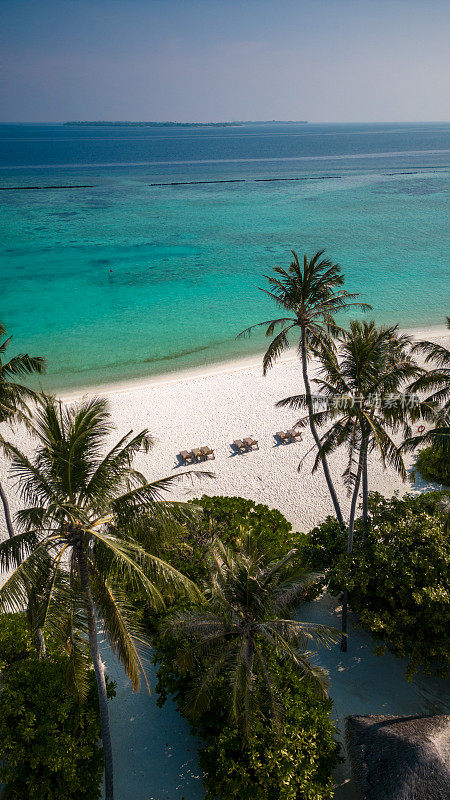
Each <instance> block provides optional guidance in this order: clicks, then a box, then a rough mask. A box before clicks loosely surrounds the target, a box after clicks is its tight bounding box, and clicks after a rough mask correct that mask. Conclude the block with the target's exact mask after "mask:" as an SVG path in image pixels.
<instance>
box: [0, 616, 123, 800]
mask: <svg viewBox="0 0 450 800" xmlns="http://www.w3.org/2000/svg"><path fill="white" fill-rule="evenodd" d="M67 662H68V658H67V655H64V654H62V653H61V652H58V650H57V649H55V648H53V647H52V645H51V644H50V646H49V648H48V657H47V658H46V659H45V660H39V659H38V656H37V653H36V649H35V646H34V642H33V640H32V637H31V635H30V631H29V628H28V624H27V620H26V617H25V615H24V614H23V613H18V614H3V615H2V616H1V617H0V677H1V682H2V691H1V693H0V759H1V767H0V781H1V782H2V783H3V784H4V788H3V791H2V798H4V800H16V798H25V797H26V798H30V800H99V798H100V796H101V784H102V775H103V757H102V748H101V746H100V745H99V737H100V717H99V710H98V698H97V691H96V683H95V676H94V673H93V670H90V671H89V674H88V690H87V694H86V697H85V698H84V699H83V701H82V702H80V699H79V698H78V697H76V696H75V694H74V693H73V691H72V689H71V686H70V685H69V684H68V680H67V677H68V663H67ZM107 691H108V696H109V697H113V696H114V686H113V684H111V683H109V682H108V681H107Z"/></svg>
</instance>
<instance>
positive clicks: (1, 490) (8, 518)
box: [0, 483, 14, 539]
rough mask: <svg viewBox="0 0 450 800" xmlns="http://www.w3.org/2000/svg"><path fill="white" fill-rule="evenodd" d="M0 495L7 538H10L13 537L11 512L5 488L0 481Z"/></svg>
mask: <svg viewBox="0 0 450 800" xmlns="http://www.w3.org/2000/svg"><path fill="white" fill-rule="evenodd" d="M0 497H1V498H2V503H3V510H4V512H5V520H6V527H7V528H8V534H9V538H10V539H12V538H13V537H14V528H13V524H12V519H11V512H10V510H9V503H8V498H7V497H6V494H5V490H4V488H3V486H2V484H1V483H0Z"/></svg>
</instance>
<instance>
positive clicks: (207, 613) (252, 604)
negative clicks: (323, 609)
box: [165, 537, 336, 735]
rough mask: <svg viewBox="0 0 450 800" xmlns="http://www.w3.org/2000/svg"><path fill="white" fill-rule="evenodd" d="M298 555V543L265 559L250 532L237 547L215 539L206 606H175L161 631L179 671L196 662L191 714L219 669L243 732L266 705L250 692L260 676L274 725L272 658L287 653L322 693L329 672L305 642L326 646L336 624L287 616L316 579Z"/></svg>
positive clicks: (198, 710) (204, 704) (206, 699)
mask: <svg viewBox="0 0 450 800" xmlns="http://www.w3.org/2000/svg"><path fill="white" fill-rule="evenodd" d="M295 562H298V554H297V551H296V550H295V549H294V550H290V551H289V552H288V553H286V555H285V556H284V557H282V558H280V559H279V560H275V561H270V560H269V559H268V558H267V555H266V554H265V553H264V552H263V551H262V550H261V549H260V548H259V547H258V545H257V543H256V544H255V543H254V542H252V540H251V538H250V537H249V538H248V539H247V542H246V543H245V544H244V546H243V548H242V549H241V551H239V552H238V553H233V552H232V551H231V550H229V549H227V548H226V547H225V546H224V545H223V544H222V543H221V542H220V541H219V540H216V541H215V542H214V543H213V545H212V547H211V552H210V560H209V577H208V580H207V588H206V590H205V594H206V596H207V597H208V599H209V603H208V605H207V606H206V607H205V606H202V607H199V608H193V609H190V610H188V611H184V612H178V613H176V614H175V615H174V616H173V617H172V618H169V620H168V622H167V623H166V631H165V632H166V635H169V636H174V637H175V639H176V640H178V641H179V643H180V647H179V656H178V667H179V668H180V669H181V670H183V669H186V668H187V669H189V668H192V667H193V666H194V665H195V664H196V665H197V667H198V668H199V669H200V671H201V676H200V679H199V680H198V681H197V682H195V683H194V686H193V688H192V691H191V692H190V694H189V697H188V700H187V703H186V710H187V711H188V712H189V713H190V714H191V715H192V716H193V717H196V716H197V717H198V716H200V715H201V714H202V713H203V712H204V711H205V710H206V709H207V708H208V707H209V703H210V691H211V687H212V685H213V683H214V680H215V678H216V677H217V676H218V675H219V674H220V675H223V676H224V677H225V680H226V682H227V685H228V687H229V703H230V716H231V718H232V719H234V720H235V721H238V722H239V723H240V724H242V727H243V730H244V733H245V735H248V733H249V730H250V727H251V722H252V719H253V718H254V714H255V712H256V711H259V712H261V711H263V709H262V707H261V698H260V697H259V695H258V693H257V692H256V691H255V689H256V682H257V681H258V680H259V681H262V684H263V686H264V687H265V690H266V699H267V701H268V702H267V708H268V711H269V714H271V715H272V716H273V718H274V720H275V722H276V724H277V727H279V723H280V710H281V709H280V706H279V699H278V698H277V697H276V693H275V692H274V690H273V686H272V676H271V670H272V666H271V664H273V663H274V662H273V658H275V660H280V659H281V660H285V659H287V660H289V662H290V663H291V664H292V665H293V666H294V668H295V669H296V670H297V671H298V673H299V674H300V675H302V676H307V677H309V678H310V679H311V680H313V681H314V682H315V684H316V686H317V688H318V690H319V691H320V692H321V693H323V692H324V691H325V686H326V673H325V672H324V671H323V670H322V669H321V668H319V667H315V666H313V665H312V664H311V662H310V661H309V658H308V656H309V655H310V654H308V653H307V652H305V645H306V644H307V643H308V642H310V641H311V640H314V639H315V640H317V641H318V642H320V643H323V644H325V645H329V644H330V643H331V642H335V641H336V631H335V630H334V629H332V628H328V627H326V626H324V625H314V624H311V623H305V622H299V621H297V620H295V619H293V618H292V616H291V614H290V609H292V607H293V606H294V605H295V603H296V601H298V598H299V597H300V595H301V594H302V593H303V592H304V590H305V587H306V586H307V585H308V582H311V580H313V578H311V577H310V576H309V577H308V575H307V574H306V573H305V570H302V569H300V568H299V567H298V566H296V565H295ZM203 658H204V659H205V660H203ZM205 662H206V666H205ZM257 698H258V699H257ZM255 703H257V704H258V707H257V708H256V707H255Z"/></svg>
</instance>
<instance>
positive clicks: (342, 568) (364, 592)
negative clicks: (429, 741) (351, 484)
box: [308, 492, 450, 677]
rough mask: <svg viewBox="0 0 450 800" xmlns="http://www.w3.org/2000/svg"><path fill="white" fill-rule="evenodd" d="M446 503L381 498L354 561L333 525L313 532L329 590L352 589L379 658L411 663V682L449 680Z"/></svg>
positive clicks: (437, 497) (360, 531) (432, 495)
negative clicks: (428, 677)
mask: <svg viewBox="0 0 450 800" xmlns="http://www.w3.org/2000/svg"><path fill="white" fill-rule="evenodd" d="M443 496H446V495H445V493H441V492H426V493H423V494H421V495H418V496H412V495H406V496H405V497H404V498H402V499H399V498H397V497H393V498H391V499H389V500H388V499H386V498H384V497H382V495H380V494H376V493H374V494H372V495H370V502H369V510H370V516H371V521H370V524H369V525H368V526H364V525H363V524H362V522H361V520H359V521H358V523H357V526H356V533H355V539H354V546H353V553H352V556H351V557H348V556H347V555H346V553H345V548H344V546H343V541H341V539H342V536H341V535H340V534H339V530H338V527H337V526H336V525H334V524H333V521H330V520H327V521H326V522H325V523H323V525H321V526H318V527H317V528H315V529H314V531H312V533H311V539H310V542H309V545H308V547H309V551H310V558H311V560H314V558H315V559H316V565H317V566H318V567H320V568H326V569H328V570H329V572H328V586H329V590H330V591H332V592H333V593H338V592H339V591H340V590H341V589H342V588H343V586H344V585H347V588H348V592H349V601H350V605H351V608H352V610H353V611H354V612H355V614H356V615H357V617H358V619H359V622H360V624H361V625H362V626H363V627H364V628H365V629H366V630H367V631H369V632H370V633H371V634H372V636H373V637H374V638H375V639H377V640H379V641H380V642H381V643H382V645H381V646H380V647H379V648H378V652H380V653H382V652H384V650H385V648H386V647H389V649H390V650H391V651H392V652H393V653H395V655H397V656H401V657H403V656H405V657H407V658H408V668H407V675H408V677H411V676H412V675H413V674H414V673H415V672H417V671H418V670H419V669H422V670H423V671H424V672H425V673H426V674H430V673H431V672H434V673H436V674H438V675H445V674H446V673H447V671H448V667H449V665H450V542H449V537H448V534H447V533H446V531H445V521H446V515H445V513H444V512H443V511H442V510H441V508H440V503H441V501H442V498H443ZM344 538H345V537H344ZM339 551H340V553H341V555H339ZM331 554H332V555H331ZM333 561H334V565H333Z"/></svg>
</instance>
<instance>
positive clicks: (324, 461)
mask: <svg viewBox="0 0 450 800" xmlns="http://www.w3.org/2000/svg"><path fill="white" fill-rule="evenodd" d="M301 357H302V371H303V382H304V384H305V393H306V403H307V406H308V412H309V427H310V429H311V433H312V435H313V438H314V441H315V443H316V446H317V449H318V451H319V453H320V460H321V462H322V467H323V471H324V474H325V480H326V482H327V486H328V491H329V492H330V496H331V500H332V501H333V505H334V511H335V514H336V518H337V521H338V522H339V525H341V527H342V528H343V527H344V518H343V516H342V511H341V507H340V505H339V500H338V498H337V494H336V492H335V489H334V486H333V481H332V479H331V475H330V470H329V469H328V462H327V459H326V456H325V453H324V452H323V448H322V444H321V442H320V437H319V434H318V433H317V428H316V424H315V422H314V420H313V417H312V415H313V413H314V409H313V401H312V397H311V385H310V382H309V377H308V360H307V357H306V341H305V329H304V328H302V329H301Z"/></svg>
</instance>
